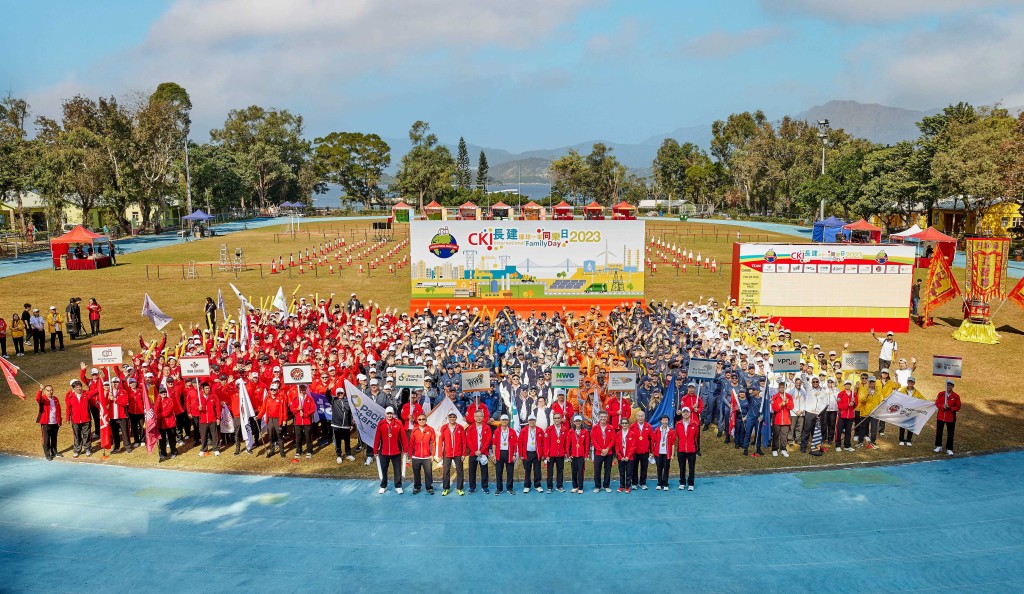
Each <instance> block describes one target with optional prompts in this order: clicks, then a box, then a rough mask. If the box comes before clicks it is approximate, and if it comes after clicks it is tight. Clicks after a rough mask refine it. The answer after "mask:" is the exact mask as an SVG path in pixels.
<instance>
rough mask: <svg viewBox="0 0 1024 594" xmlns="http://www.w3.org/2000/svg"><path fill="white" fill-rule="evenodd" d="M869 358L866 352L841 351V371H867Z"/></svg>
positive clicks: (869, 367)
mask: <svg viewBox="0 0 1024 594" xmlns="http://www.w3.org/2000/svg"><path fill="white" fill-rule="evenodd" d="M870 369H871V358H870V357H869V356H868V351H843V371H868V370H870Z"/></svg>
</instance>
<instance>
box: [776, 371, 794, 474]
mask: <svg viewBox="0 0 1024 594" xmlns="http://www.w3.org/2000/svg"><path fill="white" fill-rule="evenodd" d="M793 404H794V403H793V397H792V396H790V395H789V394H787V393H786V382H784V381H780V382H779V391H778V392H776V393H775V395H774V396H772V456H778V455H779V451H780V450H781V451H782V455H783V456H785V457H786V458H788V457H789V452H787V451H786V442H787V440H788V439H789V426H790V424H791V423H792V421H791V419H790V417H789V413H790V411H791V410H793Z"/></svg>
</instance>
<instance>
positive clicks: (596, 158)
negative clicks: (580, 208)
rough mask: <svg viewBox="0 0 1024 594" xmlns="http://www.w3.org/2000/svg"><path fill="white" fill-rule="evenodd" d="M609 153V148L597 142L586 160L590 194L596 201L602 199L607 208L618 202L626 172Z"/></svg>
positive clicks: (610, 150)
mask: <svg viewBox="0 0 1024 594" xmlns="http://www.w3.org/2000/svg"><path fill="white" fill-rule="evenodd" d="M611 153H612V149H611V148H609V147H607V146H605V144H604V143H601V142H598V143H595V144H594V146H593V148H591V150H590V154H589V155H587V158H586V163H587V169H588V178H589V180H588V181H589V183H590V186H591V190H590V191H591V194H592V195H593V196H595V197H596V198H597V199H598V200H601V199H603V200H604V201H605V202H607V203H608V206H611V205H613V204H614V203H615V202H617V201H618V199H619V188H620V187H621V185H622V181H623V180H624V179H625V177H626V172H627V169H626V166H625V165H623V164H621V163H619V160H618V159H616V158H615V156H613V155H612V154H611Z"/></svg>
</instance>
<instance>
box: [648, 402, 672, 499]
mask: <svg viewBox="0 0 1024 594" xmlns="http://www.w3.org/2000/svg"><path fill="white" fill-rule="evenodd" d="M669 421H670V419H669V418H668V416H664V417H661V424H660V425H659V426H658V428H657V429H654V430H652V431H651V453H653V454H654V464H655V469H656V470H657V473H658V484H657V485H656V486H655V487H654V490H655V491H668V471H669V467H670V466H671V465H672V450H673V448H675V445H676V432H675V431H674V430H673V429H672V427H670V426H669Z"/></svg>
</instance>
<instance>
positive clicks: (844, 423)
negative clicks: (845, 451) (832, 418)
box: [836, 419, 853, 448]
mask: <svg viewBox="0 0 1024 594" xmlns="http://www.w3.org/2000/svg"><path fill="white" fill-rule="evenodd" d="M852 433H853V419H839V429H838V430H837V431H836V447H837V448H838V447H839V443H840V441H842V444H843V447H844V448H852V447H853V444H852V443H850V440H851V439H852V438H853V436H852V435H851V434H852Z"/></svg>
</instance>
